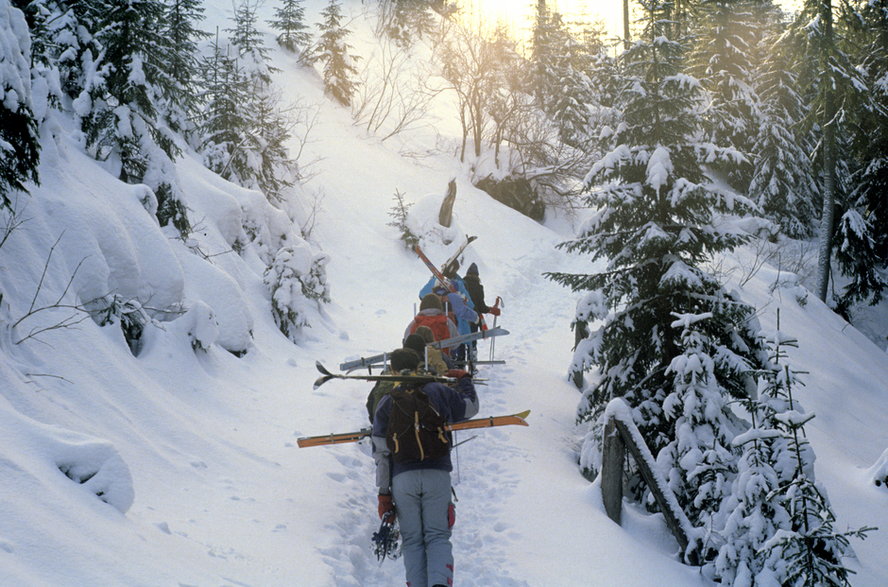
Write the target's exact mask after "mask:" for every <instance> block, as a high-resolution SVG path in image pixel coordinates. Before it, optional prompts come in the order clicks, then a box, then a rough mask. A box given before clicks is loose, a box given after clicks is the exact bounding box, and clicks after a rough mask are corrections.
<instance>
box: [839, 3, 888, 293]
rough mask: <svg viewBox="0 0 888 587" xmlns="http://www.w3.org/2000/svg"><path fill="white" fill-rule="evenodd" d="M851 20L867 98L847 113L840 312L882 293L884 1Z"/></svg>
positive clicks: (886, 279) (886, 186)
mask: <svg viewBox="0 0 888 587" xmlns="http://www.w3.org/2000/svg"><path fill="white" fill-rule="evenodd" d="M855 17H856V18H854V19H853V20H852V21H851V24H850V26H849V31H848V33H847V37H849V38H853V39H855V41H856V43H854V45H853V46H852V47H853V48H856V50H857V51H858V52H859V53H858V55H859V61H860V62H861V66H860V68H859V69H860V70H861V71H862V72H863V75H864V76H865V80H866V83H867V87H869V88H871V93H870V94H868V95H867V96H865V97H864V98H863V99H862V100H861V101H860V103H859V104H857V107H856V108H855V109H854V110H853V122H854V127H855V132H854V135H853V136H854V140H853V141H851V144H850V149H849V151H850V152H851V154H853V161H852V162H851V165H852V166H853V170H852V174H851V178H850V181H849V184H850V190H849V194H848V198H847V205H846V210H845V212H844V213H843V214H842V216H841V217H840V219H839V226H838V238H837V239H836V260H837V261H838V264H839V267H840V268H841V270H842V272H843V273H844V274H845V275H847V276H848V277H849V278H850V282H849V283H848V285H847V286H846V287H845V288H844V290H843V291H842V292H841V295H840V299H839V307H840V309H841V310H844V309H846V308H847V307H848V306H850V305H852V304H854V303H861V302H862V303H871V304H876V303H879V302H880V301H881V300H882V298H883V296H884V292H885V290H886V289H888V207H886V206H885V201H886V194H888V2H886V1H885V0H875V1H872V2H868V3H866V4H865V5H864V6H863V8H862V10H861V11H860V13H858V14H856V15H855Z"/></svg>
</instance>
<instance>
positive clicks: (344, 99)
mask: <svg viewBox="0 0 888 587" xmlns="http://www.w3.org/2000/svg"><path fill="white" fill-rule="evenodd" d="M321 18H322V21H321V22H319V23H317V27H318V29H319V30H320V31H321V34H320V37H319V38H318V43H317V47H316V49H315V53H314V55H313V57H312V60H313V61H320V62H321V64H322V67H323V77H324V89H325V90H326V91H327V93H328V94H329V95H330V96H332V97H333V99H335V100H336V101H337V102H339V103H340V104H342V105H343V106H348V105H350V104H351V99H352V95H353V94H354V93H355V87H356V82H355V81H354V76H355V75H357V73H358V70H357V69H356V68H355V66H354V62H355V61H356V60H357V59H358V58H357V57H355V56H353V55H351V54H350V53H349V49H351V45H349V44H348V43H346V41H345V39H346V38H347V37H348V35H349V34H351V31H350V30H348V29H347V28H345V27H344V26H343V25H342V5H341V4H340V3H339V0H330V3H329V4H327V6H326V7H325V8H324V10H322V11H321Z"/></svg>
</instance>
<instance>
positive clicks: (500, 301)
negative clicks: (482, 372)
mask: <svg viewBox="0 0 888 587" xmlns="http://www.w3.org/2000/svg"><path fill="white" fill-rule="evenodd" d="M500 304H503V307H504V308H505V307H506V304H505V303H504V302H503V298H501V297H499V296H496V302H495V303H494V304H493V307H494V308H499V305H500ZM497 318H499V316H498V315H496V314H494V315H493V327H494V328H496V319H497ZM495 345H496V337H494V338H492V339H491V340H490V360H491V361H492V360H493V348H494V346H495Z"/></svg>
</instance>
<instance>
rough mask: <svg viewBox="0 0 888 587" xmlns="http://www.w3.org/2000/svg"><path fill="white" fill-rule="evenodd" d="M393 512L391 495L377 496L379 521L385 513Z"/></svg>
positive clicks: (393, 506) (393, 505)
mask: <svg viewBox="0 0 888 587" xmlns="http://www.w3.org/2000/svg"><path fill="white" fill-rule="evenodd" d="M394 510H395V504H394V502H393V501H392V496H391V494H382V493H380V494H379V506H378V511H379V519H380V520H381V519H382V517H383V516H385V514H386V513H388V512H392V511H394Z"/></svg>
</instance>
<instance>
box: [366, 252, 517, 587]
mask: <svg viewBox="0 0 888 587" xmlns="http://www.w3.org/2000/svg"><path fill="white" fill-rule="evenodd" d="M458 269H459V263H458V262H456V261H454V262H453V263H452V264H450V265H449V266H447V267H445V268H444V270H442V273H443V274H444V276H445V277H447V279H448V281H449V283H446V284H442V283H440V282H438V281H437V279H436V278H434V277H433V278H432V279H431V280H430V281H429V283H427V284H426V285H425V286H424V287H423V288H422V289H421V290H420V298H421V302H420V306H419V312H418V313H417V314H416V316H415V317H414V319H413V320H412V321H411V322H410V324H409V325H408V327H407V329H406V331H405V333H404V340H403V344H402V348H399V349H397V350H395V351H393V352H392V353H391V355H389V368H390V372H392V373H405V374H406V373H409V374H413V373H422V372H425V373H434V374H437V375H444V376H447V377H452V378H455V379H456V383H455V384H454V385H452V386H450V385H445V384H443V383H437V382H432V383H425V384H420V385H416V384H414V385H408V384H403V383H401V384H392V383H390V382H378V383H377V384H376V385H375V386H374V387H373V390H371V392H370V395H369V396H368V398H367V410H368V415H369V416H370V421H371V422H372V424H373V429H372V430H373V431H372V434H371V440H372V446H373V458H374V461H375V463H376V485H377V488H378V498H377V513H378V514H379V517H380V519H384V518H385V517H386V516H387V515H388V516H389V517H391V516H392V515H395V516H397V520H398V522H399V525H400V533H401V539H402V553H403V556H404V566H405V570H406V575H407V585H408V586H409V587H444V586H451V585H453V548H452V545H451V543H450V536H451V528H452V527H453V524H454V522H455V507H454V504H453V501H452V500H451V496H452V495H453V489H452V486H451V481H450V472H451V471H452V470H453V464H452V461H451V459H450V451H451V449H452V447H453V439H452V435H451V433H449V432H446V431H445V430H444V428H443V426H444V425H445V424H447V423H449V422H459V421H461V420H466V419H469V418H471V417H472V416H474V415H475V414H477V413H478V408H479V402H478V395H477V393H476V391H475V385H474V383H473V382H472V372H471V371H472V370H473V369H472V367H469V369H468V370H466V369H460V368H458V367H459V366H461V365H467V364H468V365H471V364H472V362H471V359H472V358H473V353H474V348H472V347H473V346H474V343H471V345H472V346H469V347H468V348H467V345H460V346H459V347H457V348H454V349H443V350H442V351H438V350H437V349H436V348H434V347H431V346H429V343H430V342H434V341H437V340H443V339H446V338H452V337H454V336H456V335H457V334H467V333H469V332H473V331H477V329H478V328H482V327H483V322H482V320H481V318H480V317H479V316H480V314H483V313H490V314H493V315H499V313H500V312H499V308H498V307H496V306H487V305H486V304H485V302H484V287H483V286H482V285H481V280H480V278H479V276H478V267H477V266H476V265H475V264H474V263H472V264H471V265H470V266H469V268H468V270H467V271H466V275H465V278H459V276H458V275H457V271H458ZM445 304H446V306H447V310H449V312H447V311H445ZM451 315H452V316H451ZM467 359H470V360H469V362H468V363H467V362H466V361H467Z"/></svg>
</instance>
